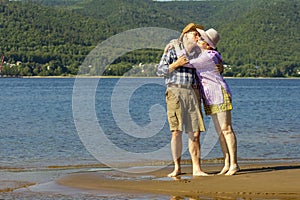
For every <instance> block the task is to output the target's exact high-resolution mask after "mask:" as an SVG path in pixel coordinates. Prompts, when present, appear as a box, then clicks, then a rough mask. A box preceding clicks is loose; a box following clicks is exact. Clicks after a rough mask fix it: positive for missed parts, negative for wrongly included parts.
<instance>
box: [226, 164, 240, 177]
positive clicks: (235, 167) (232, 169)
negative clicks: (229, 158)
mask: <svg viewBox="0 0 300 200" xmlns="http://www.w3.org/2000/svg"><path fill="white" fill-rule="evenodd" d="M239 170H240V167H239V166H238V165H237V164H236V165H233V166H231V167H230V168H229V170H228V172H227V173H226V174H225V175H226V176H232V175H234V174H235V173H236V172H238V171H239Z"/></svg>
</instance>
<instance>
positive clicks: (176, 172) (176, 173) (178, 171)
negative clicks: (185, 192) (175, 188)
mask: <svg viewBox="0 0 300 200" xmlns="http://www.w3.org/2000/svg"><path fill="white" fill-rule="evenodd" d="M180 174H181V170H174V171H173V172H171V173H170V174H168V177H176V176H178V175H180Z"/></svg>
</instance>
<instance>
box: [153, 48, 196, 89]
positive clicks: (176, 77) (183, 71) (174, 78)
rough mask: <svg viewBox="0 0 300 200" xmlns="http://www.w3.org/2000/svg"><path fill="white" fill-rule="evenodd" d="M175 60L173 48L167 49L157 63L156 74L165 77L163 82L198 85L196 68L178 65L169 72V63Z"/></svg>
mask: <svg viewBox="0 0 300 200" xmlns="http://www.w3.org/2000/svg"><path fill="white" fill-rule="evenodd" d="M176 60H177V55H176V51H175V49H171V50H169V52H168V53H167V54H164V55H163V56H162V58H161V60H160V62H159V64H158V67H157V72H156V74H157V75H158V76H160V77H164V78H165V83H166V85H168V84H169V83H173V84H180V85H198V79H197V75H196V69H193V68H187V67H178V68H177V69H175V70H174V71H172V72H171V73H169V65H170V64H172V63H173V62H175V61H176Z"/></svg>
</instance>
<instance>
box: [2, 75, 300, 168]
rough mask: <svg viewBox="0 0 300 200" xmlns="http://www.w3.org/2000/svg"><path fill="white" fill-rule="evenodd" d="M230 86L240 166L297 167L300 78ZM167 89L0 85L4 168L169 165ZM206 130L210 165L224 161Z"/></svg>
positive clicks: (126, 81)
mask: <svg viewBox="0 0 300 200" xmlns="http://www.w3.org/2000/svg"><path fill="white" fill-rule="evenodd" d="M226 81H227V82H228V84H229V86H230V88H231V90H232V93H233V106H234V109H233V111H232V113H233V114H232V116H233V127H234V130H235V132H236V135H237V140H238V157H239V160H240V162H251V161H254V162H268V161H274V160H276V161H280V160H291V161H299V160H300V159H299V158H300V156H299V155H300V148H299V143H300V123H299V117H300V106H299V105H300V93H299V91H300V79H226ZM165 89H166V88H165V86H164V83H163V79H161V78H122V79H117V78H104V79H96V78H91V79H88V78H86V79H72V78H61V79H60V78H55V79H51V78H49V79H47V78H41V79H25V78H24V79H13V78H12V79H10V78H2V79H0V112H1V114H0V138H1V140H0V169H1V170H2V171H3V170H4V171H5V170H7V169H11V168H16V169H21V168H22V169H28V170H32V169H45V168H47V167H49V166H52V167H55V166H75V165H86V166H89V165H91V164H98V163H104V164H106V165H109V166H110V165H112V166H113V167H115V166H118V165H117V164H120V163H121V164H123V163H126V161H127V164H128V163H132V160H133V161H136V162H139V161H141V162H142V163H143V165H147V164H149V163H152V164H153V163H161V162H163V161H171V154H170V149H169V146H168V145H169V142H170V132H169V128H168V123H167V121H166V115H165V98H164V93H165ZM205 125H206V128H207V129H208V131H207V133H203V134H202V136H201V143H202V148H203V149H202V152H203V153H202V159H203V162H204V163H205V162H208V163H209V162H214V161H217V160H219V158H221V157H222V154H221V150H220V147H219V144H218V143H217V140H216V137H213V135H214V133H213V132H214V131H213V127H212V126H211V125H212V124H211V120H210V118H209V117H207V116H205ZM98 138H99V139H98ZM183 158H184V159H189V154H188V152H185V153H184V154H183ZM116 163H117V164H116ZM163 164H168V163H163ZM91 166H92V165H91Z"/></svg>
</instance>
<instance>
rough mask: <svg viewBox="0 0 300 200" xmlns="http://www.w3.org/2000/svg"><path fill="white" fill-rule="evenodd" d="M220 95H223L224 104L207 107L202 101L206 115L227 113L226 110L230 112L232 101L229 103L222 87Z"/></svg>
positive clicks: (229, 100) (228, 95)
mask: <svg viewBox="0 0 300 200" xmlns="http://www.w3.org/2000/svg"><path fill="white" fill-rule="evenodd" d="M222 93H223V99H224V102H223V103H221V104H218V105H207V104H206V103H205V100H203V102H204V110H205V114H206V115H211V114H216V113H220V112H224V111H227V110H232V101H231V97H230V94H229V93H228V92H227V91H226V90H225V89H224V88H223V87H222Z"/></svg>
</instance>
